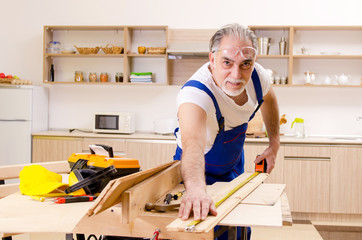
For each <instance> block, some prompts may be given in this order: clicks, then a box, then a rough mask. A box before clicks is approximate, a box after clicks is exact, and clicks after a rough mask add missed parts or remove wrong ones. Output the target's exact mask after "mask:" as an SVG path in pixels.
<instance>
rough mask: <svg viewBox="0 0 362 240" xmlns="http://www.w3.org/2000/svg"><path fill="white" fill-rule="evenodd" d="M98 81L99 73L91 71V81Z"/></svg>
mask: <svg viewBox="0 0 362 240" xmlns="http://www.w3.org/2000/svg"><path fill="white" fill-rule="evenodd" d="M96 81H97V73H89V82H96Z"/></svg>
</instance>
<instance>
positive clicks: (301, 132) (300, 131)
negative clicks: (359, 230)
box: [291, 118, 305, 138]
mask: <svg viewBox="0 0 362 240" xmlns="http://www.w3.org/2000/svg"><path fill="white" fill-rule="evenodd" d="M294 124H295V126H294V137H296V138H304V137H305V129H304V119H302V118H295V119H294V121H293V122H292V126H291V128H293V125H294Z"/></svg>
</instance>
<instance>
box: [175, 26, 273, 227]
mask: <svg viewBox="0 0 362 240" xmlns="http://www.w3.org/2000/svg"><path fill="white" fill-rule="evenodd" d="M256 55H257V39H256V36H255V35H254V33H253V32H252V31H251V30H249V29H248V28H246V27H243V26H240V25H239V24H230V25H226V26H224V27H222V28H220V29H219V30H218V31H217V32H216V33H215V34H214V35H213V37H212V38H211V40H210V53H209V60H210V61H209V62H207V63H206V64H204V65H203V66H202V67H201V68H200V69H199V70H197V71H196V72H195V73H194V75H193V76H192V77H191V78H190V80H188V81H187V82H186V84H185V85H184V86H183V87H182V89H181V90H180V92H179V94H178V96H177V106H178V118H179V126H180V127H179V129H177V130H176V138H177V144H178V147H177V150H176V154H175V157H174V158H175V160H181V172H182V176H183V181H184V185H185V188H186V194H185V195H184V197H183V198H182V202H181V206H180V210H179V214H178V216H179V217H180V218H182V219H184V220H186V219H188V218H189V216H190V213H191V211H193V217H194V219H195V220H200V219H201V220H204V219H205V218H206V216H207V215H208V214H209V213H211V214H212V215H216V214H217V211H216V208H215V205H214V202H213V201H212V199H211V197H210V196H209V195H208V194H207V192H206V185H207V184H213V183H214V182H216V181H231V180H232V179H234V178H236V177H237V176H238V175H240V174H241V173H243V172H244V151H243V145H244V141H245V133H246V129H247V126H248V122H249V121H250V120H251V119H252V118H253V116H254V114H255V113H256V112H257V111H258V110H259V108H260V110H261V113H262V116H263V119H264V122H265V126H266V130H267V132H268V137H269V147H268V148H267V149H266V150H265V151H264V152H263V153H262V154H261V155H260V156H259V157H257V158H256V159H255V163H258V162H260V161H261V160H262V159H266V161H267V165H268V168H267V172H268V173H270V172H271V171H272V169H273V168H274V164H275V158H276V155H277V152H278V150H279V111H278V105H277V100H276V96H275V94H274V91H273V89H272V88H271V85H270V82H271V81H270V80H271V79H270V78H271V76H270V74H269V73H268V71H266V70H265V69H264V68H263V67H262V66H261V65H259V64H258V63H256V62H255V60H256Z"/></svg>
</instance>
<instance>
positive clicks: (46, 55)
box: [45, 53, 124, 58]
mask: <svg viewBox="0 0 362 240" xmlns="http://www.w3.org/2000/svg"><path fill="white" fill-rule="evenodd" d="M45 57H47V58H48V57H74V58H77V57H79V58H122V57H124V54H102V53H101V54H99V53H98V54H54V53H51V54H50V53H47V54H45Z"/></svg>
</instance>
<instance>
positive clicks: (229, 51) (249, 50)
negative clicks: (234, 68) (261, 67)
mask: <svg viewBox="0 0 362 240" xmlns="http://www.w3.org/2000/svg"><path fill="white" fill-rule="evenodd" d="M215 52H221V53H222V54H223V56H224V57H228V58H233V57H236V56H237V55H238V54H240V56H241V57H243V58H245V59H246V60H252V61H254V60H255V58H256V54H257V51H256V49H255V48H253V47H242V48H239V47H236V46H233V45H223V46H221V47H220V48H219V49H217V50H214V51H213V53H215Z"/></svg>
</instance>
